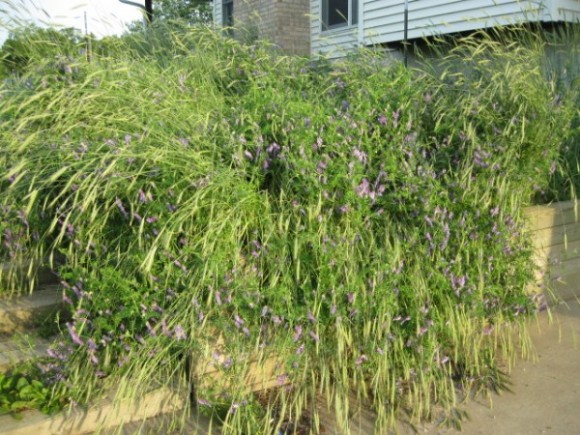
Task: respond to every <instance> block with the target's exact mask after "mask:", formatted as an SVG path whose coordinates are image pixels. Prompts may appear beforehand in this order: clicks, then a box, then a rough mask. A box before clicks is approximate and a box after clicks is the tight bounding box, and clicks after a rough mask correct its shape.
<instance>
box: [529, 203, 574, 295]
mask: <svg viewBox="0 0 580 435" xmlns="http://www.w3.org/2000/svg"><path fill="white" fill-rule="evenodd" d="M525 215H526V219H527V221H528V228H529V231H531V233H532V241H533V244H534V248H535V261H536V264H537V265H538V267H539V271H538V282H539V284H540V285H541V286H544V287H546V288H548V289H549V290H552V291H553V293H554V294H553V296H555V298H556V300H564V301H567V300H572V299H578V298H580V201H578V200H575V201H565V202H557V203H554V204H551V205H541V206H533V207H528V208H527V209H526V210H525ZM550 299H552V300H551V302H554V298H553V297H552V298H549V300H550Z"/></svg>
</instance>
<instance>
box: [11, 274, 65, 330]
mask: <svg viewBox="0 0 580 435" xmlns="http://www.w3.org/2000/svg"><path fill="white" fill-rule="evenodd" d="M62 307H63V300H62V288H61V287H60V286H59V285H45V286H43V287H42V288H41V289H39V290H38V291H36V292H34V293H32V294H29V295H26V296H19V297H14V298H11V299H5V300H0V334H3V335H8V334H13V333H15V332H26V331H30V330H31V329H34V328H36V327H38V326H40V325H41V324H42V322H44V321H45V320H46V319H47V317H48V316H50V315H51V314H53V313H56V312H57V311H58V310H59V309H62Z"/></svg>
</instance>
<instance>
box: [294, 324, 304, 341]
mask: <svg viewBox="0 0 580 435" xmlns="http://www.w3.org/2000/svg"><path fill="white" fill-rule="evenodd" d="M300 337H302V325H296V326H295V327H294V337H292V339H293V340H294V341H295V342H296V341H298V340H300Z"/></svg>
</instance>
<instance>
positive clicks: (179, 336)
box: [173, 325, 187, 340]
mask: <svg viewBox="0 0 580 435" xmlns="http://www.w3.org/2000/svg"><path fill="white" fill-rule="evenodd" d="M173 336H174V337H175V339H176V340H186V339H187V334H186V333H185V329H183V326H181V325H177V326H176V327H175V328H174V329H173Z"/></svg>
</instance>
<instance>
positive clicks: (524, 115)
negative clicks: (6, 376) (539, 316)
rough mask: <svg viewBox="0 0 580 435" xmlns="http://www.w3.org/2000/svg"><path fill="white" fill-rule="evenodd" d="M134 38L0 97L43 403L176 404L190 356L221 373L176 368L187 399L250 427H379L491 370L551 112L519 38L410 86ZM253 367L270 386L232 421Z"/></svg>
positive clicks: (204, 44) (191, 43)
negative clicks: (154, 392)
mask: <svg viewBox="0 0 580 435" xmlns="http://www.w3.org/2000/svg"><path fill="white" fill-rule="evenodd" d="M138 38H139V36H134V37H128V38H126V40H120V41H119V43H118V45H117V46H115V47H114V50H113V52H112V54H111V52H110V53H109V54H110V55H109V56H108V57H107V56H101V57H97V58H95V59H94V62H93V63H92V64H87V63H86V62H84V61H81V60H79V61H78V62H77V61H75V62H72V63H70V64H67V65H66V66H67V67H66V68H54V67H53V66H51V65H52V64H50V63H45V64H43V63H36V64H34V65H33V66H32V67H30V68H29V69H28V72H27V73H26V74H24V75H22V76H21V77H17V78H13V79H11V80H10V81H9V82H5V83H4V85H3V86H2V88H0V99H1V101H2V106H0V125H1V128H0V162H1V164H2V167H3V168H4V169H3V173H2V179H1V180H0V190H1V192H2V194H1V195H0V201H1V206H0V214H1V220H0V237H1V238H2V247H1V248H0V249H1V251H0V253H1V255H2V258H3V260H9V259H18V258H46V257H49V258H50V257H51V256H52V255H53V254H54V253H58V254H59V255H61V256H62V257H63V258H65V261H64V263H62V264H60V265H58V266H57V265H56V264H55V267H58V273H59V274H60V276H61V277H62V280H63V285H64V286H65V287H66V290H67V292H66V293H67V294H66V302H67V303H68V304H69V306H70V310H71V311H72V312H73V320H72V321H71V322H69V323H67V325H66V331H65V338H66V340H65V341H63V343H62V344H61V345H60V346H56V347H55V348H54V349H52V350H51V357H52V361H51V362H50V363H49V364H45V365H44V366H43V370H44V371H45V372H46V374H47V375H48V376H50V377H52V379H53V380H57V381H59V382H58V383H57V385H62V388H61V389H59V388H58V387H57V388H56V389H55V392H56V393H57V394H58V393H59V391H60V394H63V392H66V395H68V396H69V397H70V398H71V400H74V401H79V402H83V401H86V400H88V399H89V398H91V397H92V396H93V395H94V394H95V391H98V389H99V388H101V387H104V386H107V385H118V384H120V385H121V391H127V392H128V393H131V394H136V393H137V392H138V391H141V389H144V388H148V387H150V386H151V385H154V384H156V383H159V382H162V383H168V382H170V383H172V384H175V383H177V384H178V385H181V386H182V388H184V391H188V390H187V388H188V387H187V385H186V384H187V381H188V378H191V376H190V375H191V373H192V372H193V373H195V367H198V366H199V365H200V364H201V362H202V361H205V362H206V363H209V364H211V365H212V367H213V369H214V370H215V371H217V372H221V373H222V376H221V377H220V378H219V379H220V380H216V381H212V382H207V380H205V381H204V380H200V379H195V381H196V382H197V383H196V386H197V388H196V391H195V393H196V399H195V400H196V402H197V404H198V406H200V407H202V408H204V409H206V410H207V411H208V412H211V410H212V409H218V408H220V409H221V408H223V407H224V406H225V407H226V410H227V412H225V413H222V414H220V416H221V418H223V419H224V424H225V425H226V427H229V428H230V430H231V431H237V432H245V433H258V432H259V431H261V430H263V431H264V433H273V432H272V430H273V429H274V428H275V427H278V428H279V427H281V425H282V424H286V425H290V426H291V424H292V422H295V423H296V424H297V422H298V421H299V417H300V416H301V415H302V414H303V413H304V412H305V410H307V409H310V405H311V404H312V403H313V402H314V400H315V397H316V396H317V395H322V396H324V397H327V399H328V400H329V402H330V404H331V406H332V407H333V409H334V410H335V411H336V416H337V419H338V420H339V422H338V423H339V424H340V425H342V426H343V427H346V426H347V425H348V422H347V418H348V412H347V411H348V409H349V406H350V407H352V406H354V402H357V403H358V402H363V403H365V404H366V406H369V407H371V408H373V409H374V410H375V411H376V412H377V414H378V416H379V424H380V427H381V428H384V427H386V426H387V425H390V424H393V423H394V419H395V417H396V415H397V413H398V412H399V411H400V410H401V409H406V410H408V411H409V412H410V413H411V415H412V417H413V418H429V417H431V416H432V412H433V404H434V403H439V404H442V405H444V407H446V408H448V409H449V408H451V407H453V405H454V404H455V401H456V394H457V389H458V388H459V387H462V388H464V389H467V390H468V389H470V388H472V387H474V386H475V387H477V388H480V387H483V388H487V387H493V386H495V385H496V384H497V383H498V382H500V381H501V370H500V369H501V368H502V367H505V366H506V365H507V364H509V363H510V361H511V359H512V358H513V356H514V354H515V350H516V346H515V344H514V341H513V340H515V338H514V337H515V336H514V335H513V334H507V333H505V330H507V329H509V325H510V324H512V323H513V322H515V323H518V319H520V318H521V317H523V315H526V314H529V313H532V312H534V309H535V302H534V295H533V294H530V293H529V292H528V291H527V288H528V284H529V283H530V281H531V280H532V278H533V266H532V261H531V254H532V253H531V249H530V245H529V242H528V241H527V239H526V237H525V234H524V232H523V224H524V222H523V218H522V207H523V206H524V205H526V204H528V203H529V202H530V201H531V199H532V198H533V196H534V195H535V194H536V193H537V191H538V190H542V189H547V188H548V186H549V180H550V174H551V173H553V172H554V171H555V168H556V167H557V166H558V165H557V162H558V159H559V153H560V148H559V147H560V145H561V144H562V143H564V142H565V141H567V140H569V136H570V132H571V131H572V130H571V129H570V127H571V125H572V122H573V118H574V116H575V110H576V108H575V106H574V105H573V104H572V103H571V102H570V101H571V98H563V97H562V96H561V95H557V94H556V92H555V88H554V87H553V86H552V84H553V83H552V82H551V81H550V80H547V79H546V77H545V75H544V74H543V71H542V63H541V62H542V56H541V51H540V50H538V49H532V48H529V47H527V46H525V45H522V44H516V43H513V44H503V43H500V42H498V41H497V40H495V39H492V38H488V37H485V36H482V35H478V36H474V37H471V38H467V39H464V40H462V41H460V42H458V45H457V48H454V49H453V50H451V52H450V53H449V54H448V55H447V58H446V61H448V65H447V66H445V67H444V68H443V70H438V72H425V70H422V71H421V70H416V71H415V70H413V71H409V70H405V69H403V68H401V67H399V66H393V67H385V66H384V64H383V62H382V60H381V59H380V58H379V57H376V56H373V55H372V54H371V53H366V52H365V53H361V54H359V55H357V56H355V57H354V58H353V59H350V60H346V61H345V62H342V63H339V64H328V63H326V62H324V61H318V62H313V61H310V60H308V59H300V58H290V57H281V56H277V55H275V54H272V52H271V51H270V50H269V49H268V48H267V47H262V46H251V47H244V46H240V45H238V44H237V43H235V42H233V41H230V40H224V39H222V38H221V37H220V36H218V35H215V34H212V33H209V32H207V31H199V30H195V29H190V30H188V31H185V32H179V33H173V34H168V35H167V36H166V39H165V41H164V44H166V45H165V46H164V47H160V48H162V49H160V50H159V51H157V50H156V49H151V48H149V47H148V46H147V44H146V43H145V40H142V41H139V39H138ZM143 38H146V36H144V37H143ZM96 52H98V47H97V48H96ZM490 58H493V60H494V61H493V62H489V59H490ZM457 62H462V63H464V64H468V65H469V66H468V69H467V70H463V71H461V70H459V71H458V70H456V69H455V65H457ZM516 336H517V334H516ZM521 339H522V342H521V343H520V347H519V349H520V350H522V351H523V352H525V351H526V349H527V348H526V345H527V341H526V334H525V333H524V332H522V333H521ZM267 357H272V358H275V359H276V361H277V363H278V365H277V371H276V373H275V376H276V377H277V379H278V381H279V384H280V388H279V389H277V390H276V391H275V392H274V393H273V394H272V397H271V398H270V401H269V402H268V404H267V405H263V406H262V407H257V406H256V402H255V398H254V397H253V396H251V395H248V394H247V392H246V391H244V388H243V387H244V384H245V382H244V379H245V376H246V373H247V371H248V367H249V359H250V358H267ZM192 367H193V369H192ZM194 378H195V376H194ZM216 379H217V378H216ZM60 381H61V382H60ZM136 381H139V382H136ZM353 397H354V398H353ZM355 398H356V399H355ZM349 403H350V405H349ZM257 409H258V410H259V411H257ZM315 420H316V419H313V421H315ZM381 430H382V429H381Z"/></svg>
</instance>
